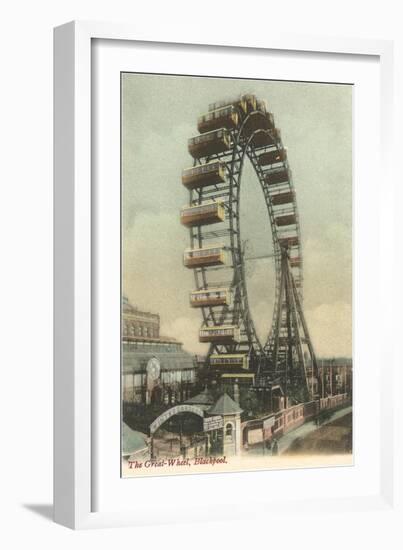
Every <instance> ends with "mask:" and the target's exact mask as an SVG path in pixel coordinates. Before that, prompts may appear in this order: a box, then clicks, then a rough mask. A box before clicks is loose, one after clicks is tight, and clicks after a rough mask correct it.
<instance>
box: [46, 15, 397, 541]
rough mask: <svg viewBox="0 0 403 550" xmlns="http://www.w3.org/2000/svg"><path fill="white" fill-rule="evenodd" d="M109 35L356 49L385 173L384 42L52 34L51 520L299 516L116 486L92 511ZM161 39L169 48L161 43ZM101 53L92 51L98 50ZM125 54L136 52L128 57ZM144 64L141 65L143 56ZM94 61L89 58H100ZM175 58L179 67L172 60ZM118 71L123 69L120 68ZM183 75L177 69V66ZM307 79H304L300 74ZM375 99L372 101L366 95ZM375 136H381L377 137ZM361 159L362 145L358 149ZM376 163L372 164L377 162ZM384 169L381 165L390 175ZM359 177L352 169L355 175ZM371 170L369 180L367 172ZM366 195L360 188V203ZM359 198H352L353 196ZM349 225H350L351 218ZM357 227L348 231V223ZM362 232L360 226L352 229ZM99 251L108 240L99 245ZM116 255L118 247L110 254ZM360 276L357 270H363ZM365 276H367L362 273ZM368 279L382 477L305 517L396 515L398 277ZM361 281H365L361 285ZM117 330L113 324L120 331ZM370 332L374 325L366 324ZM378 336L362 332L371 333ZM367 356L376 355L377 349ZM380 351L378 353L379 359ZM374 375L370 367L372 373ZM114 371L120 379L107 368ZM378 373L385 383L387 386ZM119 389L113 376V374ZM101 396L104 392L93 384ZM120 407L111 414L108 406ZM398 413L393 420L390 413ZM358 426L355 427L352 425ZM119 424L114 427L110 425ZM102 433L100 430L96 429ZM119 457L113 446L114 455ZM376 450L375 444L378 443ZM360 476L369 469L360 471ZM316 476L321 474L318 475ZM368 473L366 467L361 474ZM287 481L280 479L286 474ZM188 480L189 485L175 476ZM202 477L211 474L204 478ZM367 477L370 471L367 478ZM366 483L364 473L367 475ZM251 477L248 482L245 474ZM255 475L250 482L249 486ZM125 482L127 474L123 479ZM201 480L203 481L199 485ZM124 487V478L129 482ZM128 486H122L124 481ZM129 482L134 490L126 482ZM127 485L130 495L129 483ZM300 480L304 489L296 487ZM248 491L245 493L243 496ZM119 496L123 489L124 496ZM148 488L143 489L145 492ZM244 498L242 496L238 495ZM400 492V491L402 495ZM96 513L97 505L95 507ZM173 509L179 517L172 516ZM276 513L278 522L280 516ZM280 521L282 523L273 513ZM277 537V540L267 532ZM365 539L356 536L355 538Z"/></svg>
mask: <svg viewBox="0 0 403 550" xmlns="http://www.w3.org/2000/svg"><path fill="white" fill-rule="evenodd" d="M103 40H107V41H114V44H116V45H117V46H119V45H122V44H123V42H121V41H125V44H126V45H127V44H128V43H132V44H137V45H146V46H147V45H152V44H155V45H158V47H159V48H164V47H168V46H169V44H171V45H172V44H174V43H175V45H176V46H175V47H176V48H177V49H179V50H180V49H181V48H182V49H183V50H186V51H187V52H188V53H189V52H190V53H192V52H194V54H195V55H196V54H197V56H199V55H200V54H201V53H203V51H204V49H207V48H208V49H209V53H210V55H211V53H212V52H213V53H214V51H215V52H217V55H218V54H219V53H223V52H224V50H225V51H228V49H232V50H235V49H236V50H238V51H240V52H242V55H244V56H252V55H264V54H265V52H277V53H279V54H281V55H283V56H290V55H291V54H298V55H299V56H306V57H307V58H309V57H310V56H315V55H317V54H318V52H319V53H321V54H322V55H323V56H328V57H327V58H326V59H327V62H330V63H332V62H334V63H336V62H337V61H338V60H345V59H347V60H348V59H349V58H350V57H351V58H352V57H353V56H362V59H368V60H369V59H372V61H374V62H375V63H376V64H377V67H378V68H379V70H380V75H379V82H380V113H381V118H380V127H379V132H378V133H379V137H380V139H379V147H378V144H377V143H378V140H376V145H374V151H373V153H372V155H373V158H378V155H379V158H380V159H381V162H382V166H383V167H386V168H385V171H388V170H390V168H389V166H390V159H391V155H392V143H391V135H392V103H393V102H392V97H393V56H392V54H393V46H392V43H390V42H388V41H379V40H360V39H350V40H345V39H338V38H330V37H313V36H295V35H293V36H286V35H281V34H270V37H262V38H259V37H256V36H253V35H252V34H251V35H249V36H248V34H245V36H244V37H240V38H239V39H237V41H236V43H232V42H228V41H227V40H223V39H222V37H217V36H212V35H209V34H208V33H204V32H203V35H202V36H201V37H199V38H198V37H194V36H187V35H186V30H184V31H183V33H181V36H178V35H177V33H176V34H175V36H170V34H169V31H167V33H166V35H164V36H158V37H154V36H152V35H151V36H149V35H148V34H147V33H146V32H145V31H144V30H140V29H136V28H134V27H132V26H130V25H120V24H109V23H90V22H73V23H68V24H66V25H63V26H61V27H58V28H56V29H55V40H54V61H55V65H54V69H55V71H54V84H55V104H54V108H55V149H54V151H55V153H54V158H55V269H54V274H55V336H54V343H55V370H54V377H55V382H54V390H55V393H54V396H55V397H54V426H55V443H54V462H55V471H54V504H55V521H56V522H58V523H61V524H63V525H66V526H68V527H71V528H76V529H81V528H91V527H105V526H123V525H144V524H154V523H170V522H177V521H178V513H179V516H180V521H189V522H191V521H200V520H210V519H211V520H217V519H233V520H235V519H236V520H240V519H242V518H244V519H245V518H250V517H251V515H252V516H261V517H265V514H267V513H269V512H270V513H278V514H280V515H281V514H282V513H284V512H285V511H286V512H287V513H288V514H289V513H291V514H295V517H297V515H298V513H300V509H301V498H303V497H301V495H299V496H298V495H296V498H295V499H292V498H289V497H288V498H287V499H286V500H285V501H284V502H282V503H280V505H279V506H276V507H274V505H273V502H269V501H267V502H266V501H265V498H263V497H262V498H260V499H259V500H258V501H257V500H256V503H257V507H258V508H259V510H258V511H256V509H255V510H254V512H253V514H251V512H250V505H251V503H252V502H253V499H250V501H248V506H247V508H248V510H245V509H244V508H245V507H244V506H243V505H242V500H241V502H240V503H232V504H231V502H230V501H228V503H226V506H225V507H224V508H223V507H222V506H213V505H209V504H208V502H207V501H206V502H205V501H204V500H203V498H201V499H200V501H199V502H194V503H192V502H189V501H187V502H186V506H183V508H181V507H180V501H179V499H180V494H179V496H176V497H175V498H176V500H175V501H174V503H173V505H172V507H171V509H170V510H168V509H167V508H166V506H165V505H164V504H163V503H162V502H154V503H153V502H152V500H151V499H149V501H146V503H145V504H144V505H142V506H141V507H140V506H139V505H137V504H136V502H133V504H132V505H129V504H128V501H125V500H124V498H123V497H122V500H120V497H119V495H120V493H119V492H118V491H117V490H116V491H115V490H114V489H113V488H112V486H111V488H110V491H111V492H110V493H108V495H110V501H111V503H112V505H111V506H110V507H108V509H105V510H103V509H101V510H98V505H97V502H96V501H97V497H96V494H97V492H98V490H97V489H95V487H96V485H97V484H98V483H99V482H100V480H101V481H102V480H103V481H102V482H105V481H106V480H105V477H107V476H109V473H108V472H109V470H107V469H103V467H102V466H99V464H98V463H97V462H96V461H95V460H94V452H93V451H94V448H98V447H96V446H97V445H98V443H97V441H96V439H97V432H99V430H103V429H104V427H102V426H100V423H99V422H98V420H97V415H98V414H100V413H99V409H97V403H96V401H97V396H98V387H97V384H96V381H95V375H94V373H95V368H94V365H95V361H96V357H97V354H98V351H97V348H96V345H97V344H96V342H95V341H94V333H95V332H94V331H95V328H94V326H95V325H96V323H97V319H98V315H101V314H102V311H103V307H105V306H100V307H98V298H99V293H98V289H97V284H98V283H97V284H95V282H94V281H95V278H94V277H95V275H96V273H95V272H96V269H97V267H99V264H98V263H97V259H96V249H97V247H99V246H104V244H102V245H101V244H100V242H99V240H98V237H97V231H98V230H99V226H98V225H97V222H96V219H97V217H98V212H99V211H100V210H99V209H102V208H103V206H102V204H101V203H100V202H99V201H98V199H97V195H96V192H95V191H94V185H95V183H94V181H95V179H94V178H95V176H94V174H95V173H96V171H97V169H96V168H94V167H95V165H94V164H93V162H94V159H93V151H94V143H95V142H96V140H97V136H96V134H94V127H93V122H94V119H92V117H94V113H96V108H97V107H96V105H94V100H93V94H94V82H95V81H94V67H95V61H94V59H95V54H94V45H95V44H96V42H97V41H103ZM164 44H166V46H164ZM96 55H98V54H96ZM132 57H133V56H132ZM137 61H138V65H139V71H141V70H142V71H145V68H146V67H147V66H148V65H150V66H151V56H150V58H149V59H148V58H147V57H144V58H141V59H140V58H139V57H137ZM140 61H141V63H140ZM97 62H98V59H97ZM179 64H180V62H179ZM118 69H119V70H122V68H118ZM183 73H184V74H187V73H186V69H184V71H183ZM308 80H309V78H308ZM375 99H376V96H375ZM376 137H378V136H376ZM357 154H358V155H361V156H362V155H363V152H362V151H361V152H358V153H357ZM374 162H375V163H376V162H377V161H376V160H375V161H374ZM389 173H390V172H389ZM363 176H364V173H362V172H360V173H359V174H358V177H359V178H362V177H363ZM368 177H370V176H369V175H368ZM362 196H363V195H358V198H360V197H361V198H362ZM374 198H375V195H373V196H372V199H371V200H372V203H371V205H370V206H368V205H364V203H362V204H361V205H360V208H361V209H362V210H363V211H364V210H365V208H369V209H372V208H374V207H375V208H377V209H378V210H377V224H375V225H376V232H375V234H374V236H375V238H376V239H379V254H380V256H379V258H381V257H382V258H383V259H385V258H387V257H388V255H389V254H391V255H392V252H393V246H394V242H393V239H388V237H387V235H390V234H393V217H391V216H390V215H389V210H388V204H394V202H393V198H394V190H393V185H389V186H385V188H384V189H383V193H382V196H380V197H379V203H378V204H375V202H374V200H373V199H374ZM356 199H357V193H356ZM356 221H357V220H356ZM356 232H357V230H356ZM358 233H359V232H358ZM106 246H108V245H106ZM118 253H119V251H118ZM361 273H362V270H361ZM368 277H369V276H368ZM372 277H375V278H372V279H371V278H370V277H369V282H370V283H373V282H374V281H375V282H376V280H377V279H376V278H377V277H379V285H380V292H379V296H378V295H377V298H376V299H375V309H376V311H377V315H378V316H379V318H378V320H377V324H378V327H377V331H376V333H377V335H378V338H379V339H380V340H379V341H380V343H379V349H381V343H383V344H385V345H384V347H383V349H384V350H387V351H385V352H384V355H383V356H382V359H383V361H384V364H382V378H380V382H379V384H377V386H376V388H377V389H376V388H375V386H374V390H373V391H378V392H379V398H380V417H379V418H380V419H381V420H380V421H379V419H378V420H375V426H377V427H380V425H379V424H380V422H381V423H382V424H381V425H382V431H381V434H380V439H379V453H380V455H379V457H380V458H379V464H378V466H379V471H380V479H379V480H378V481H379V483H375V485H374V486H376V487H377V489H376V490H375V489H374V490H372V488H371V491H369V494H368V492H366V491H363V492H361V493H357V494H354V496H351V495H350V494H343V492H341V493H340V494H339V495H338V496H337V498H336V497H335V496H334V495H333V497H331V498H327V499H324V498H323V495H322V496H319V497H318V496H317V495H316V496H315V491H313V492H312V494H310V495H307V497H306V500H304V501H303V507H304V512H305V513H310V514H315V513H317V512H318V511H319V510H322V509H323V507H326V509H327V510H328V511H329V512H339V513H345V512H346V510H349V511H353V510H357V511H362V512H366V513H369V514H373V513H380V512H381V511H383V512H384V511H385V510H386V511H388V513H389V517H390V518H393V521H394V522H395V523H396V521H397V508H396V507H395V505H394V502H395V498H396V492H397V491H399V490H400V486H398V485H397V480H398V477H397V473H396V471H395V469H396V465H395V462H394V458H395V456H394V451H393V449H394V433H393V430H394V426H395V424H393V423H392V422H389V421H387V420H388V419H390V418H392V417H396V415H397V409H396V407H395V406H394V401H393V399H392V396H391V392H390V390H389V388H390V383H391V380H392V379H393V369H394V368H395V367H396V355H395V352H394V349H393V347H391V346H387V345H386V344H387V342H388V338H390V333H388V330H387V327H386V324H385V323H383V322H382V321H385V320H386V319H387V316H388V314H390V311H391V309H390V308H391V305H390V303H389V301H388V294H387V292H386V290H385V289H387V288H391V285H393V284H396V280H395V279H394V275H393V270H386V269H383V270H380V271H379V273H378V272H377V273H375V274H373V276H372ZM368 285H369V283H368V284H367V283H366V282H365V281H362V286H363V287H365V286H368ZM118 330H120V329H119V327H118ZM368 330H372V329H368ZM373 334H375V333H374V332H369V333H368V337H369V338H371V336H372V335H373ZM374 356H376V352H374ZM379 358H380V356H379ZM377 374H378V372H377V371H376V372H375V375H374V376H375V378H376V376H377ZM116 376H117V377H118V374H116ZM386 379H387V380H388V383H386ZM117 383H118V384H119V380H118V381H117ZM99 391H103V390H102V389H101V390H99ZM117 413H118V414H119V411H117ZM396 420H397V417H396ZM355 427H356V425H355ZM116 428H117V429H119V427H118V426H117V427H116ZM105 430H107V427H106V426H105ZM116 452H117V453H119V451H118V449H117V450H116ZM377 452H378V448H377ZM367 473H368V472H367ZM231 475H232V477H231V478H229V477H225V476H228V474H215V476H216V477H215V480H214V483H215V485H216V486H219V485H221V486H222V487H223V488H226V489H227V490H229V481H228V480H230V479H231V485H232V486H233V485H235V486H236V484H237V483H242V474H231ZM323 475H324V476H326V475H327V474H326V473H324V474H323ZM368 475H370V472H369V473H368ZM281 476H282V481H281V482H282V483H287V479H289V480H291V478H292V477H293V474H292V473H287V472H282V473H281ZM287 476H288V478H287ZM197 477H199V479H200V476H179V477H175V476H174V477H171V479H170V481H167V480H166V479H165V478H153V479H143V480H141V483H140V480H136V482H137V481H138V482H139V485H138V487H140V485H141V487H142V489H141V490H142V491H145V492H146V491H147V485H145V484H146V483H148V484H149V487H150V488H151V487H152V491H153V490H154V489H155V488H156V487H157V486H158V485H161V486H162V485H163V484H165V486H166V487H167V488H169V489H168V490H170V491H172V487H174V486H177V487H178V492H179V493H180V491H181V490H182V489H183V490H187V491H190V492H191V491H192V487H193V489H194V490H197V488H198V486H199V485H200V482H199V485H197V483H198V482H197V480H196V479H190V478H197ZM184 478H186V484H185V482H184ZM210 478H211V476H210ZM365 479H367V478H365ZM365 479H364V478H363V480H364V481H365ZM250 480H252V477H251V478H250ZM265 480H266V478H265V477H264V476H263V473H262V472H255V473H254V474H253V483H254V484H259V483H260V484H261V483H265ZM251 482H252V481H251ZM127 483H129V484H130V483H133V480H126V484H127ZM206 483H207V484H208V483H209V482H208V481H206ZM126 487H128V485H126ZM126 487H125V488H126ZM131 487H132V485H131ZM131 487H130V488H129V492H130V490H132V489H131ZM301 487H303V486H302V485H301ZM244 490H245V489H242V491H244ZM126 492H127V491H126ZM144 494H146V493H144ZM241 494H242V495H244V494H245V493H242V492H241ZM400 494H401V493H400ZM95 510H97V511H95ZM178 511H179V512H178ZM283 519H284V518H283ZM279 521H281V520H280V519H279ZM273 536H274V535H273ZM364 536H365V535H364Z"/></svg>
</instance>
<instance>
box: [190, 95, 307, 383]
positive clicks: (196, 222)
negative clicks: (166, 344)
mask: <svg viewBox="0 0 403 550" xmlns="http://www.w3.org/2000/svg"><path fill="white" fill-rule="evenodd" d="M197 129H198V131H199V135H197V136H195V137H192V138H190V139H189V141H188V151H189V153H190V155H191V156H192V157H193V159H194V162H193V166H192V167H191V168H187V169H185V170H183V173H182V183H183V185H184V186H185V187H186V188H187V189H188V190H189V203H188V204H187V205H186V206H185V207H183V208H182V210H181V223H182V224H183V225H185V226H186V227H188V228H189V234H190V246H189V248H188V249H186V250H185V252H184V259H183V262H184V266H185V267H186V268H189V269H192V270H193V273H194V279H195V288H194V289H193V290H192V291H191V293H190V306H191V307H193V308H199V309H200V310H201V313H202V325H201V328H200V333H199V340H200V341H201V342H207V343H209V344H210V348H209V353H208V358H209V364H210V366H211V368H212V369H215V370H217V372H219V373H221V374H222V376H225V377H227V378H228V377H229V378H231V377H238V378H239V376H240V375H242V376H243V377H245V378H248V377H249V378H250V379H251V380H252V381H253V383H256V381H257V379H258V376H260V379H261V378H262V375H264V374H265V373H266V374H271V375H272V376H273V375H276V374H278V375H279V376H281V375H282V376H283V377H284V376H285V377H286V379H287V378H289V379H291V378H292V379H294V380H296V381H303V383H304V384H305V386H306V388H307V389H309V391H310V393H311V394H312V393H314V390H313V379H314V376H315V371H316V368H317V367H316V358H315V354H314V350H313V346H312V342H311V339H310V336H309V333H308V328H307V325H306V322H305V318H304V314H303V308H302V284H303V277H302V266H303V263H302V247H301V234H300V223H299V216H298V209H297V202H296V195H295V189H294V185H293V180H292V174H291V170H290V167H289V164H288V160H287V151H286V149H285V147H284V146H283V143H282V139H281V133H280V130H279V129H278V128H276V126H275V122H274V117H273V114H272V113H271V112H269V111H268V110H267V107H266V104H265V102H264V101H260V100H258V99H257V97H256V96H255V95H253V94H246V95H242V96H240V97H238V98H236V99H234V100H228V101H220V102H218V103H213V104H211V105H209V108H208V112H207V113H206V114H204V115H202V116H200V117H199V119H198V122H197ZM245 161H249V162H250V163H251V165H252V167H253V169H254V172H255V174H256V176H257V179H258V181H259V183H260V187H261V191H262V201H264V202H265V205H266V209H267V214H268V216H267V223H268V224H269V226H270V228H271V238H272V250H273V253H271V254H270V256H272V257H273V265H274V270H275V296H274V307H273V311H272V312H268V319H267V336H266V338H265V339H264V340H263V341H261V340H260V339H259V338H258V335H257V332H256V328H255V324H254V321H253V317H252V314H251V310H250V306H249V299H248V288H247V281H246V268H245V266H246V263H247V262H248V261H249V260H258V259H260V258H261V257H268V256H269V255H266V256H256V257H253V256H252V257H251V256H248V252H247V250H246V249H245V243H244V241H243V240H242V233H241V229H242V227H241V220H240V206H241V193H240V192H241V186H242V176H243V168H244V165H245ZM284 373H286V374H285V375H284Z"/></svg>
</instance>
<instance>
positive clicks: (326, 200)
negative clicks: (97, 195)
mask: <svg viewBox="0 0 403 550" xmlns="http://www.w3.org/2000/svg"><path fill="white" fill-rule="evenodd" d="M121 198H122V203H121V204H122V210H121V212H122V218H121V223H122V243H121V250H122V254H121V260H122V262H121V271H122V311H121V329H122V330H121V373H120V376H121V472H122V476H123V477H136V476H147V475H170V474H175V475H178V474H189V473H191V474H195V473H204V472H208V473H213V472H220V473H222V472H231V471H247V470H255V469H260V470H261V469H278V468H290V467H293V468H295V467H312V466H318V467H320V466H331V465H350V464H352V462H353V443H352V442H353V433H352V425H353V403H352V394H353V364H352V86H350V85H340V84H326V83H304V82H282V81H281V82H280V81H268V80H248V79H245V80H243V79H230V78H210V77H198V76H194V77H191V76H177V75H158V74H135V73H122V74H121ZM117 376H119V375H118V374H117Z"/></svg>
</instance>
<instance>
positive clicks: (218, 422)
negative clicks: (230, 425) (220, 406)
mask: <svg viewBox="0 0 403 550" xmlns="http://www.w3.org/2000/svg"><path fill="white" fill-rule="evenodd" d="M223 426H224V421H223V417H222V416H210V417H209V418H203V430H204V431H205V432H211V430H219V429H220V428H222V427H223Z"/></svg>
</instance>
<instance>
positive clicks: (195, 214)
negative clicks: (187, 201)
mask: <svg viewBox="0 0 403 550" xmlns="http://www.w3.org/2000/svg"><path fill="white" fill-rule="evenodd" d="M224 220H225V208H224V202H223V201H222V200H217V201H209V202H203V203H202V204H196V205H194V206H184V207H183V208H182V210H181V224H182V225H185V226H186V227H194V226H199V225H209V224H212V223H220V222H223V221H224Z"/></svg>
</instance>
